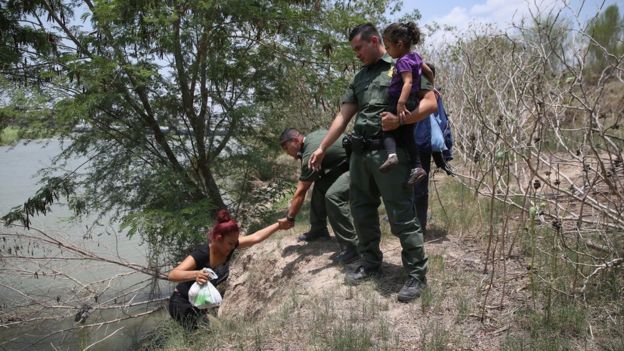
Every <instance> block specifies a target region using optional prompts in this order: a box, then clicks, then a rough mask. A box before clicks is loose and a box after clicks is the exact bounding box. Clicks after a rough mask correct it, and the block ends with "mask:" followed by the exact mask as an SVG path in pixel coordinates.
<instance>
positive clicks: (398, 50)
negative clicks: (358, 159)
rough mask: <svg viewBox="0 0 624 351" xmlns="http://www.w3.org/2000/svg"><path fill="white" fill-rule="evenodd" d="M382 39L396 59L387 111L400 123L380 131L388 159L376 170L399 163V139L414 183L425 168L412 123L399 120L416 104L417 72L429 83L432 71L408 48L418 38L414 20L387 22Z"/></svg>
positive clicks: (422, 176) (388, 168)
mask: <svg viewBox="0 0 624 351" xmlns="http://www.w3.org/2000/svg"><path fill="white" fill-rule="evenodd" d="M383 41H384V45H385V47H386V51H387V52H388V54H389V55H390V56H392V58H395V59H397V61H396V63H395V65H394V70H393V72H392V80H391V81H390V87H389V88H388V100H389V106H388V112H392V113H394V114H396V115H397V116H398V117H399V121H400V123H401V126H400V127H399V128H398V129H396V130H393V131H390V132H384V135H383V140H384V147H385V149H386V151H387V152H388V159H387V160H386V161H385V162H384V163H383V164H382V165H381V166H380V167H379V170H380V171H381V172H387V171H389V170H390V168H392V167H394V166H395V165H397V164H398V163H399V160H398V158H397V154H396V144H397V143H396V142H397V140H399V141H400V142H402V145H404V146H405V148H406V149H407V151H408V153H409V156H410V159H411V166H412V169H411V171H410V175H409V178H408V180H407V184H408V185H414V184H416V183H418V182H419V181H421V180H423V179H424V178H425V177H426V175H427V172H425V170H424V169H423V168H422V166H421V164H420V157H419V152H418V147H417V146H416V142H415V140H414V133H413V130H414V125H413V124H407V125H403V121H404V120H405V118H406V117H407V116H408V115H409V113H410V111H412V110H414V109H415V108H416V107H417V106H418V102H419V98H418V92H419V90H420V81H421V76H422V75H423V74H424V75H425V77H427V79H428V80H429V82H431V84H433V73H432V72H431V70H430V69H429V67H428V66H427V65H426V64H424V63H423V60H422V58H421V57H420V55H419V54H418V53H416V52H412V51H411V48H412V46H413V45H416V44H418V43H419V42H420V30H419V29H418V27H417V26H416V24H415V23H414V22H407V23H393V24H391V25H389V26H388V27H387V28H386V29H385V30H384V32H383Z"/></svg>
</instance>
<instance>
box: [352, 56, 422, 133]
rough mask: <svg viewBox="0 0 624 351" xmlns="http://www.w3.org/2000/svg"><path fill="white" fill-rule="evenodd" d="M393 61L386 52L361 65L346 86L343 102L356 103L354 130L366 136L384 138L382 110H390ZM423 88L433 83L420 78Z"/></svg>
mask: <svg viewBox="0 0 624 351" xmlns="http://www.w3.org/2000/svg"><path fill="white" fill-rule="evenodd" d="M393 69H394V61H393V60H392V57H390V55H388V54H387V53H386V54H384V55H383V56H382V57H381V59H379V61H377V62H375V63H373V64H371V65H367V66H364V67H362V69H361V70H360V71H359V72H358V73H357V74H356V75H355V77H354V78H353V81H352V82H351V84H350V85H349V87H348V88H347V91H346V92H345V95H344V97H343V98H342V102H343V103H352V104H356V105H357V109H358V112H357V115H356V118H355V125H354V127H353V130H354V131H355V133H356V134H358V135H360V136H364V137H367V138H379V137H381V131H382V130H381V113H382V112H384V111H387V110H388V88H389V87H390V81H391V80H392V72H393ZM421 89H422V90H433V86H432V85H431V83H430V82H429V81H428V80H427V79H426V78H425V77H422V79H421Z"/></svg>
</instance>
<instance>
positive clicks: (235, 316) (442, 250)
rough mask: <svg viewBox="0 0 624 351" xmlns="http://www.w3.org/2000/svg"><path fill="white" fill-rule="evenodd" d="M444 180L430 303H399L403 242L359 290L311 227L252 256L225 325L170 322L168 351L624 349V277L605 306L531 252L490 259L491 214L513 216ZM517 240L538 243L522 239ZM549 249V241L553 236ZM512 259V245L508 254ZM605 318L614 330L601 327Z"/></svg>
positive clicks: (230, 294)
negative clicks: (567, 291)
mask: <svg viewBox="0 0 624 351" xmlns="http://www.w3.org/2000/svg"><path fill="white" fill-rule="evenodd" d="M436 182H437V183H436V184H438V186H439V187H440V188H441V189H444V191H443V192H440V197H439V201H438V200H437V196H436V194H435V190H434V188H433V187H432V190H431V203H432V211H431V212H432V218H431V228H430V231H429V233H428V235H427V237H426V241H427V243H426V250H427V254H428V256H429V274H428V280H429V288H428V289H426V290H425V291H424V293H423V295H422V296H421V298H420V299H418V300H416V301H414V302H412V303H409V304H403V303H399V302H397V300H396V294H397V292H398V290H399V289H400V287H401V285H402V284H403V281H404V279H405V278H406V275H405V273H404V271H403V269H402V266H401V258H400V251H401V249H400V245H399V242H398V240H397V239H396V238H394V237H393V236H392V235H384V236H383V238H382V251H383V252H384V265H383V272H384V274H383V275H382V276H381V277H379V278H376V279H374V280H371V281H368V282H366V283H364V284H361V285H359V286H356V287H351V286H347V285H345V284H344V283H343V279H344V273H345V271H346V270H348V269H353V266H351V267H341V266H339V265H337V264H335V263H333V262H332V260H331V258H332V257H333V255H335V250H336V249H337V247H338V246H337V243H336V242H335V241H334V240H331V241H322V242H313V243H309V244H303V243H300V242H297V241H296V236H297V235H298V234H299V232H301V231H303V228H296V229H297V230H293V231H292V233H290V234H288V235H283V236H280V237H277V238H275V239H272V240H270V241H267V242H266V243H265V244H263V245H259V246H257V247H254V248H253V249H251V250H248V251H246V252H244V253H242V254H241V255H240V256H239V257H238V258H237V260H236V262H235V263H234V265H233V270H232V275H231V279H230V281H229V283H228V284H229V286H228V291H227V294H226V297H225V302H224V304H223V305H222V306H221V309H220V311H219V318H218V319H216V318H212V319H211V326H210V327H209V328H204V329H201V330H199V331H198V332H196V333H193V334H190V335H189V334H185V333H184V332H182V331H181V330H180V328H178V327H177V326H175V325H173V324H174V323H173V322H168V325H169V327H168V328H169V329H168V332H166V333H165V334H168V335H170V337H169V338H168V339H167V341H166V345H165V346H164V347H163V348H164V349H165V350H182V349H184V350H187V349H191V350H193V349H202V350H206V349H208V350H368V349H370V350H499V349H505V350H567V349H578V350H581V349H600V348H602V349H606V350H619V349H622V348H621V347H622V342H621V340H622V336H623V335H624V334H623V333H622V316H623V312H624V311H623V310H624V308H623V307H622V306H621V303H619V302H618V301H621V289H622V287H621V286H620V285H617V284H621V281H622V279H621V278H622V277H621V276H619V277H617V276H616V277H613V278H612V279H611V280H609V279H605V280H604V284H607V282H609V281H610V282H611V283H610V284H611V286H610V288H609V287H607V286H606V285H604V284H603V285H601V286H600V287H596V289H600V290H601V291H607V292H609V294H610V295H609V294H607V295H609V296H602V302H601V305H600V306H601V307H599V306H598V305H597V304H596V303H595V302H594V303H592V304H583V303H581V301H579V300H578V299H571V298H567V299H566V298H565V296H562V295H561V294H556V293H554V290H553V289H550V288H549V287H547V284H546V281H548V282H551V281H553V279H554V280H557V279H561V281H560V283H561V284H566V283H569V282H565V281H564V280H565V279H567V278H568V276H567V275H564V274H563V273H562V274H561V275H560V276H556V277H555V276H553V275H552V274H551V275H545V274H546V273H544V272H550V271H549V269H550V267H551V264H552V262H550V261H548V260H538V261H535V262H533V264H535V265H539V266H535V267H534V268H533V269H534V270H535V271H536V272H542V275H541V276H539V277H538V276H533V279H531V274H532V273H531V270H530V269H528V268H530V267H529V263H530V262H528V261H526V260H525V259H523V258H522V255H521V252H522V251H523V245H517V247H516V248H515V249H513V253H512V255H511V256H509V257H507V258H506V259H502V258H501V257H502V256H501V255H500V253H499V252H501V244H500V243H499V244H498V245H499V246H498V247H497V248H495V249H494V250H492V249H490V252H491V253H490V254H487V250H486V249H487V246H488V239H489V234H488V233H489V227H490V225H489V223H488V221H487V218H488V215H489V213H490V210H491V206H494V209H493V211H494V213H496V214H497V215H498V216H501V215H503V214H507V213H508V212H506V211H505V208H504V207H503V205H500V204H493V205H492V204H490V203H489V202H488V201H487V200H483V199H481V200H480V199H478V198H475V197H474V194H472V193H471V192H469V191H468V190H466V189H465V188H462V187H461V186H460V185H457V184H455V183H453V182H451V181H450V180H449V179H448V178H443V179H441V180H437V179H436ZM510 227H512V226H510ZM519 227H520V226H519V225H517V226H513V228H519ZM497 228H498V229H502V227H500V226H498V227H497ZM519 233H520V234H519ZM505 235H506V236H507V237H508V239H511V237H512V236H514V235H521V236H526V235H525V234H524V233H523V232H522V230H521V229H520V230H516V229H513V230H509V232H508V233H505ZM543 240H548V238H547V237H546V235H545V234H543V233H542V234H540V242H541V241H543ZM518 242H524V241H523V239H518ZM507 245H509V244H507ZM525 249H526V248H525ZM507 250H508V246H507V247H505V249H504V250H503V251H505V252H506V251H507ZM492 252H493V254H492ZM493 257H494V258H493ZM486 260H487V262H488V264H487V270H486V264H485V263H486ZM549 274H550V273H549ZM540 279H541V280H540ZM601 281H603V280H601ZM535 291H537V294H535ZM592 291H594V290H592ZM549 299H550V300H549ZM604 310H608V311H609V312H608V316H609V318H610V320H611V321H609V320H605V318H601V317H599V316H600V315H601V313H603V312H604ZM609 318H607V319H609ZM171 325H173V326H171ZM590 326H591V327H590ZM590 328H592V329H591V330H590ZM618 328H619V329H618Z"/></svg>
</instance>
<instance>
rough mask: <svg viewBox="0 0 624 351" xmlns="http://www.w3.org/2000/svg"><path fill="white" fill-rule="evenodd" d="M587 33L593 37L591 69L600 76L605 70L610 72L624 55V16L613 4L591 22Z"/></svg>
mask: <svg viewBox="0 0 624 351" xmlns="http://www.w3.org/2000/svg"><path fill="white" fill-rule="evenodd" d="M586 32H587V34H589V35H590V37H591V40H590V42H589V46H588V51H589V59H590V60H589V68H590V70H591V72H592V73H593V74H594V75H598V76H599V75H601V73H602V72H603V71H604V70H605V69H607V71H610V70H611V69H610V68H611V67H613V66H614V65H615V64H617V62H618V61H619V60H621V56H622V54H624V42H623V40H624V16H620V10H619V8H618V6H617V5H615V4H613V5H611V6H609V7H607V8H606V9H605V10H604V12H602V13H601V14H599V15H598V16H596V17H595V18H593V19H592V20H590V21H589V23H588V25H587V30H586Z"/></svg>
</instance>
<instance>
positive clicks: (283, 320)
mask: <svg viewBox="0 0 624 351" xmlns="http://www.w3.org/2000/svg"><path fill="white" fill-rule="evenodd" d="M298 234H299V233H298V232H295V231H292V232H291V233H289V234H287V235H283V236H281V237H278V238H273V239H272V240H269V241H267V242H265V243H263V244H262V245H257V246H255V247H253V248H251V249H249V250H246V251H244V252H243V253H242V254H241V255H239V256H238V257H237V259H236V262H235V263H234V264H233V265H232V268H233V269H232V272H231V278H230V280H229V286H228V289H227V295H226V298H225V300H224V304H223V305H222V306H221V308H220V311H219V316H220V318H221V319H224V320H245V321H249V322H253V323H258V322H259V321H260V322H259V323H260V324H261V325H263V327H261V329H262V337H261V339H260V340H258V338H256V340H255V341H254V343H255V345H256V346H259V348H260V349H262V350H268V349H275V350H278V349H279V350H283V349H290V350H307V349H345V350H348V349H358V348H372V349H390V350H417V349H423V348H427V349H440V347H441V348H442V349H457V350H476V349H479V350H498V349H500V346H501V342H503V340H504V338H505V337H506V335H507V333H510V332H513V330H514V319H515V316H514V314H515V313H516V312H517V311H518V310H519V302H520V301H526V296H525V295H526V294H527V292H526V289H525V287H526V286H527V275H526V273H527V270H526V268H525V266H524V265H523V264H521V262H518V261H513V260H508V261H507V262H506V265H505V269H506V273H505V274H503V273H504V272H503V266H502V265H500V266H498V267H495V268H494V272H495V274H494V275H491V274H489V273H491V272H492V270H491V269H492V268H491V267H489V268H488V270H489V272H488V273H485V272H484V264H483V263H482V262H483V260H484V258H485V253H484V252H483V251H482V250H480V249H478V247H479V246H482V245H481V244H478V245H477V244H473V243H476V242H478V241H479V240H478V239H476V238H471V237H463V238H458V237H457V236H456V235H453V233H448V234H447V233H446V232H444V231H443V230H439V229H436V228H435V227H433V228H432V230H431V231H430V233H429V235H428V236H427V237H426V238H425V239H426V241H427V243H426V250H427V254H428V256H429V274H428V279H429V287H430V289H428V291H426V292H425V294H424V295H423V296H422V297H421V298H420V299H418V300H416V301H414V302H412V303H409V304H403V303H399V302H397V300H396V297H397V292H398V291H399V289H400V288H401V286H402V284H403V282H404V280H405V278H406V275H405V273H404V270H403V267H402V265H401V248H400V244H399V241H398V239H397V238H395V237H393V236H391V235H384V237H383V239H382V251H383V253H384V264H383V267H382V271H383V275H382V276H381V277H380V278H378V279H375V280H372V281H369V282H366V283H364V284H362V285H359V286H357V287H349V286H347V285H345V284H344V272H345V271H346V270H348V269H353V267H354V266H355V265H357V263H356V264H352V265H351V266H350V267H343V266H340V265H338V264H336V263H334V262H333V261H332V258H333V257H334V256H335V250H336V249H337V247H338V246H337V243H336V241H335V240H334V239H332V240H325V241H320V242H313V243H302V242H298V241H297V240H296V237H297V235H298ZM504 281H506V284H503V282H504ZM490 282H491V284H490ZM490 287H491V289H489V288H490ZM486 295H487V303H486V308H485V310H483V309H482V308H481V307H480V306H482V305H483V301H484V299H485V298H486ZM482 317H484V318H483V319H482ZM258 328H260V327H258ZM323 340H325V341H323ZM362 340H363V341H362ZM358 342H363V343H362V344H361V345H359V346H358V345H355V344H353V343H358ZM258 343H259V345H258ZM341 343H345V346H346V348H343V347H341V346H340V345H342V344H341ZM337 345H338V346H337ZM436 345H437V346H439V347H436ZM248 346H249V345H248ZM239 347H240V341H239Z"/></svg>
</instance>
